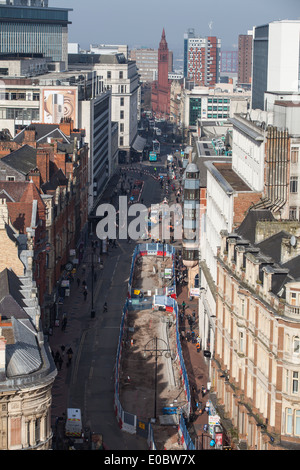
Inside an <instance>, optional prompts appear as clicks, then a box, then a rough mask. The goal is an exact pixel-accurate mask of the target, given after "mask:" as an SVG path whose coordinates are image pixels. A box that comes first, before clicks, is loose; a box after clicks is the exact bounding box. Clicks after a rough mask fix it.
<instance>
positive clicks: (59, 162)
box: [0, 121, 89, 328]
mask: <svg viewBox="0 0 300 470" xmlns="http://www.w3.org/2000/svg"><path fill="white" fill-rule="evenodd" d="M10 147H11V150H12V151H11V152H10V153H8V152H9V150H10ZM1 150H3V153H6V155H3V153H2V152H1ZM4 150H5V151H6V152H4ZM88 151H89V149H88V146H87V144H85V143H84V131H83V130H78V129H73V123H72V122H71V121H64V122H63V123H61V124H60V125H47V124H34V125H31V126H29V127H28V128H25V129H23V130H22V131H21V132H20V133H19V134H18V135H17V136H16V137H15V139H14V141H11V142H7V141H5V142H0V155H1V158H0V188H2V193H3V194H5V195H6V194H8V195H9V192H8V191H6V190H5V187H6V188H7V187H8V186H10V188H11V187H12V185H14V187H15V190H14V191H15V193H16V194H14V195H11V196H10V199H9V198H8V208H9V212H10V218H11V222H12V224H13V225H14V228H16V229H17V230H18V231H19V233H26V230H28V227H30V223H31V220H32V219H31V217H30V214H31V212H30V211H31V206H32V204H33V201H37V203H36V202H35V203H34V204H37V216H38V219H37V224H36V231H35V237H34V240H35V244H34V247H33V249H34V266H33V276H34V279H35V280H36V282H37V286H38V289H39V300H40V306H41V310H42V320H43V324H44V327H46V328H47V327H50V326H51V323H52V321H53V315H54V311H53V310H55V308H54V303H55V299H56V298H57V282H58V281H59V280H60V279H61V278H62V277H63V276H64V270H65V266H66V264H67V263H68V262H70V261H73V260H74V259H77V258H78V257H79V253H78V247H79V244H80V241H81V239H80V237H81V234H82V231H83V229H84V227H87V216H88V210H87V198H88V195H87V194H88V191H87V189H88V185H87V183H88ZM8 179H9V181H8ZM10 191H12V190H11V189H10ZM1 196H2V194H1ZM5 197H6V196H5ZM6 199H7V197H6ZM76 249H77V251H76Z"/></svg>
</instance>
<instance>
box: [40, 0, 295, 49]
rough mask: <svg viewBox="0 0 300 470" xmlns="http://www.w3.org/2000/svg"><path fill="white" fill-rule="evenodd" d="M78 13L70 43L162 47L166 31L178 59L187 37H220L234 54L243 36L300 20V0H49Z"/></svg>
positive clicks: (70, 32)
mask: <svg viewBox="0 0 300 470" xmlns="http://www.w3.org/2000/svg"><path fill="white" fill-rule="evenodd" d="M49 6H50V7H51V6H53V7H54V6H55V7H66V8H72V9H73V11H72V12H70V15H69V18H70V21H72V24H71V25H70V26H69V42H78V43H79V44H80V46H81V47H82V48H87V47H89V45H90V44H93V43H94V44H97V43H98V44H127V45H128V46H129V47H130V48H133V47H138V46H144V47H153V48H158V44H159V41H160V38H161V33H162V29H163V28H165V32H166V39H167V42H168V46H169V49H170V50H173V52H174V55H177V56H178V54H180V53H181V52H183V34H184V32H185V31H186V30H187V28H194V29H195V33H196V34H197V35H199V36H203V37H205V36H208V35H212V36H217V37H219V38H220V39H221V44H222V50H234V49H236V47H237V42H238V35H239V34H246V33H247V31H248V30H249V29H252V27H253V26H259V25H261V24H265V23H269V22H271V21H274V20H279V19H281V20H283V19H289V20H292V19H300V1H299V0H213V1H210V0H206V1H204V0H148V1H145V0H108V1H107V0H106V1H102V0H49Z"/></svg>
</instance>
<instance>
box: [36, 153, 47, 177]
mask: <svg viewBox="0 0 300 470" xmlns="http://www.w3.org/2000/svg"><path fill="white" fill-rule="evenodd" d="M36 166H37V167H38V170H39V172H40V175H41V183H46V182H47V181H48V180H49V171H50V155H49V153H48V152H47V151H46V150H43V149H40V148H38V149H37V153H36Z"/></svg>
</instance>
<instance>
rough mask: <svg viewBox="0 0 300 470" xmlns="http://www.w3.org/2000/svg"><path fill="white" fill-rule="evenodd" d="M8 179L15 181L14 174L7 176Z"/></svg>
mask: <svg viewBox="0 0 300 470" xmlns="http://www.w3.org/2000/svg"><path fill="white" fill-rule="evenodd" d="M6 181H15V177H14V176H7V177H6Z"/></svg>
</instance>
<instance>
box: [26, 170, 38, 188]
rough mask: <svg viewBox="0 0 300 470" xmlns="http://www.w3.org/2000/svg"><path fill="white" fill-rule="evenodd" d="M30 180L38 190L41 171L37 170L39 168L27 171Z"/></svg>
mask: <svg viewBox="0 0 300 470" xmlns="http://www.w3.org/2000/svg"><path fill="white" fill-rule="evenodd" d="M30 180H32V181H33V182H34V184H35V185H36V187H37V188H38V190H40V189H41V173H40V172H39V170H32V171H31V172H30V173H29V181H30Z"/></svg>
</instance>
